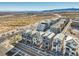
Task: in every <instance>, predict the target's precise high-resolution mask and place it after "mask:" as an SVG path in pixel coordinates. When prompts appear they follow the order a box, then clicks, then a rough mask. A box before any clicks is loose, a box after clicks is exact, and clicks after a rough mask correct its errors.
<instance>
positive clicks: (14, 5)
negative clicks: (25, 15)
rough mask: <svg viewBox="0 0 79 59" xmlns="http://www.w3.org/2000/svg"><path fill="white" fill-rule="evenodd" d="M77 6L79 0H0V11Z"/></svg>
mask: <svg viewBox="0 0 79 59" xmlns="http://www.w3.org/2000/svg"><path fill="white" fill-rule="evenodd" d="M64 8H79V2H0V11H42V10H53V9H64Z"/></svg>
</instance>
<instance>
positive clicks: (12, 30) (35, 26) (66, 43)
mask: <svg viewBox="0 0 79 59" xmlns="http://www.w3.org/2000/svg"><path fill="white" fill-rule="evenodd" d="M47 14H48V15H45V16H41V15H40V16H39V15H32V16H28V17H26V14H24V15H19V17H20V18H17V15H16V16H11V15H8V16H4V17H0V19H6V22H5V21H3V20H0V21H2V23H0V24H3V25H0V26H4V27H2V28H1V27H0V29H2V30H0V31H1V34H0V48H1V49H0V56H79V35H78V34H79V18H78V17H77V18H74V20H73V19H71V18H67V17H63V16H61V14H55V13H51V14H49V13H47ZM50 15H51V16H50ZM6 17H7V18H6ZM12 17H13V18H12ZM15 18H16V19H17V20H11V21H7V19H8V20H10V19H15ZM18 19H20V20H21V21H19V20H18ZM22 19H24V20H22ZM27 19H29V21H28V20H27ZM31 19H32V20H31ZM34 19H35V20H34ZM39 19H40V20H39ZM27 22H28V23H27ZM4 28H5V29H4ZM8 28H9V30H8ZM6 30H7V31H6ZM2 31H3V32H2Z"/></svg>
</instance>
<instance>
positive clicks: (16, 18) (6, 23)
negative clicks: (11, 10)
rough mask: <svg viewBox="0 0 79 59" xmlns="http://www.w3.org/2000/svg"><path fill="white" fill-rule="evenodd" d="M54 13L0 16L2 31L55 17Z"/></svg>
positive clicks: (0, 30)
mask: <svg viewBox="0 0 79 59" xmlns="http://www.w3.org/2000/svg"><path fill="white" fill-rule="evenodd" d="M55 17H56V16H55V15H53V14H47V15H46V14H33V15H31V14H30V15H27V14H15V15H8V16H7V15H3V16H0V33H3V32H6V31H9V30H12V29H15V28H16V27H21V26H26V25H29V24H34V23H36V22H39V21H41V20H44V19H50V18H55Z"/></svg>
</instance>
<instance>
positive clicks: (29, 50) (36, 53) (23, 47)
mask: <svg viewBox="0 0 79 59" xmlns="http://www.w3.org/2000/svg"><path fill="white" fill-rule="evenodd" d="M16 47H17V48H19V49H21V50H23V51H25V52H26V53H28V54H29V55H32V56H49V55H50V56H51V54H48V53H46V52H43V51H41V50H39V49H36V48H33V47H30V46H28V45H25V44H23V43H18V44H16Z"/></svg>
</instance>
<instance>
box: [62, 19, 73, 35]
mask: <svg viewBox="0 0 79 59" xmlns="http://www.w3.org/2000/svg"><path fill="white" fill-rule="evenodd" d="M71 23H72V19H70V20H69V22H68V24H67V25H66V26H65V28H64V29H63V31H62V33H63V34H65V33H66V32H67V30H68V29H69V27H70V25H71Z"/></svg>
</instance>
